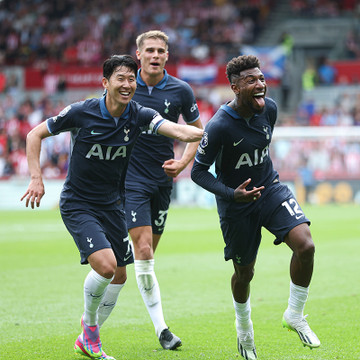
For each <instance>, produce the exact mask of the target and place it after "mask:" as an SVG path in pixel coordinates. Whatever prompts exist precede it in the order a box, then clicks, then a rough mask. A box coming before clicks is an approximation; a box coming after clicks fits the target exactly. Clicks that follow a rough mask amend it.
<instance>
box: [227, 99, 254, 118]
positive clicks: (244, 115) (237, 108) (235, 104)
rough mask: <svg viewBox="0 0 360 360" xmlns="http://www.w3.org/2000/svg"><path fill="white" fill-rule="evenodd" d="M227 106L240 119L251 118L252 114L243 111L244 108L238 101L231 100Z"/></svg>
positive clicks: (245, 110)
mask: <svg viewBox="0 0 360 360" xmlns="http://www.w3.org/2000/svg"><path fill="white" fill-rule="evenodd" d="M228 106H230V107H231V108H232V109H233V110H235V111H236V112H237V113H238V114H239V115H240V116H241V117H242V118H244V119H249V118H251V117H252V116H253V115H254V113H253V112H252V111H251V110H248V109H244V107H241V106H240V105H239V103H238V99H237V98H235V99H233V100H232V101H231V102H230V103H229V104H228Z"/></svg>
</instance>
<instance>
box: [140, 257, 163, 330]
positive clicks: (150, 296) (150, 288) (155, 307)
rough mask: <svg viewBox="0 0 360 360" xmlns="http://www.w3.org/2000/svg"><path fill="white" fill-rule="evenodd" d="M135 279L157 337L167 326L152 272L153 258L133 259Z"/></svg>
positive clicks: (157, 285) (157, 284)
mask: <svg viewBox="0 0 360 360" xmlns="http://www.w3.org/2000/svg"><path fill="white" fill-rule="evenodd" d="M135 275H136V281H137V284H138V287H139V290H140V293H141V296H142V298H143V300H144V303H145V305H146V308H147V310H148V312H149V315H150V317H151V320H152V322H153V324H154V327H155V333H156V335H157V336H158V337H159V336H160V334H161V332H162V331H163V330H164V329H166V328H167V326H166V323H165V320H164V315H163V311H162V306H161V297H160V287H159V283H158V281H157V279H156V276H155V272H154V259H150V260H135Z"/></svg>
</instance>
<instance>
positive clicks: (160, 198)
mask: <svg viewBox="0 0 360 360" xmlns="http://www.w3.org/2000/svg"><path fill="white" fill-rule="evenodd" d="M136 44H137V51H136V55H137V58H138V59H139V60H140V64H141V69H139V71H138V74H137V89H136V92H135V95H134V98H133V99H134V100H135V101H137V102H139V103H140V104H141V105H143V106H148V107H151V108H153V109H155V110H157V111H158V112H159V113H160V114H161V115H162V116H163V117H164V118H166V119H168V120H170V121H172V122H174V123H177V122H178V120H179V116H180V115H182V116H183V118H184V120H185V122H186V123H187V124H189V125H192V127H197V128H200V129H202V124H201V121H200V117H199V111H198V107H197V104H196V101H195V97H194V94H193V91H192V89H191V87H190V86H189V85H188V84H187V83H185V82H184V81H181V80H179V79H177V78H175V77H173V76H171V75H169V74H168V73H167V72H166V70H165V69H164V67H165V64H166V61H167V60H168V56H169V55H168V36H167V35H166V34H165V33H163V32H161V31H157V30H152V31H148V32H146V33H143V34H141V35H139V36H138V37H137V39H136ZM173 143H174V142H173V140H172V139H169V138H166V137H164V136H159V135H158V134H154V133H151V132H149V131H148V132H143V133H142V134H141V135H140V137H139V138H138V140H137V142H136V144H135V146H134V150H133V153H132V156H131V159H130V162H129V168H128V171H127V175H126V201H125V208H126V219H127V225H128V228H129V233H130V236H131V240H132V243H133V248H134V256H135V274H136V280H137V283H138V287H139V290H140V293H141V295H142V297H143V300H144V303H145V305H146V308H147V310H148V312H149V314H150V317H151V320H152V322H153V324H154V328H155V333H156V335H157V337H158V338H159V341H160V344H161V346H162V347H163V348H164V349H170V350H173V349H176V348H177V347H179V346H180V345H181V340H180V338H179V337H178V336H176V335H174V334H173V333H172V332H170V330H169V329H168V327H167V325H166V323H165V320H164V315H163V310H162V304H161V297H160V287H159V283H158V281H157V278H156V275H155V271H154V252H155V250H156V247H157V245H158V243H159V240H160V237H161V234H162V233H163V231H164V228H165V221H166V217H167V213H168V209H169V204H170V194H171V189H172V178H174V177H176V176H177V175H178V174H179V173H180V172H181V171H182V170H183V169H184V168H185V167H186V166H187V165H188V164H189V162H190V161H191V160H192V159H193V158H194V156H195V153H196V148H197V146H198V143H191V144H187V147H186V148H185V151H184V153H183V155H182V157H181V159H180V160H175V159H173V157H174V151H173ZM149 289H150V290H149ZM116 298H117V294H116V292H112V293H110V292H109V293H107V294H106V295H105V297H104V302H107V303H109V304H115V303H116ZM112 307H113V306H112ZM110 311H111V308H110V307H109V306H107V307H101V308H100V318H99V321H100V322H101V323H103V322H104V321H105V320H106V318H107V316H109V313H110Z"/></svg>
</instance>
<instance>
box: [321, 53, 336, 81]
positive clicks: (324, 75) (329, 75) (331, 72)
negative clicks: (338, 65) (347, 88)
mask: <svg viewBox="0 0 360 360" xmlns="http://www.w3.org/2000/svg"><path fill="white" fill-rule="evenodd" d="M317 73H318V79H319V84H321V85H333V84H334V83H335V80H336V74H337V71H336V69H335V67H334V66H333V65H331V63H330V61H329V59H328V58H327V57H325V56H323V57H321V58H320V64H319V66H318V69H317Z"/></svg>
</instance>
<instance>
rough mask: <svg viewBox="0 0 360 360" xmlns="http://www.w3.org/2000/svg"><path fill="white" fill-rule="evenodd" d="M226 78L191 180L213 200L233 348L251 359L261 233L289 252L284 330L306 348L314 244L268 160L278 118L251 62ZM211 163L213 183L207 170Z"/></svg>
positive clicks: (240, 63) (310, 337) (312, 343)
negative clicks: (228, 273)
mask: <svg viewBox="0 0 360 360" xmlns="http://www.w3.org/2000/svg"><path fill="white" fill-rule="evenodd" d="M226 74H227V77H228V80H229V82H230V86H231V89H232V91H233V92H234V94H235V97H234V99H233V100H232V101H230V102H228V103H227V104H225V105H222V106H221V107H220V109H219V110H218V111H217V112H216V114H215V115H214V116H213V118H212V119H211V120H210V121H209V123H208V124H207V126H206V127H205V131H204V135H203V138H202V140H201V142H200V146H199V148H198V151H197V154H196V156H195V162H194V165H193V168H192V171H191V177H192V179H193V181H194V182H195V183H197V184H198V185H200V186H202V187H203V188H204V189H206V190H208V191H210V192H212V193H214V194H215V195H216V201H217V208H218V213H219V218H220V225H221V230H222V234H223V238H224V241H225V249H224V255H225V260H232V262H233V265H234V274H233V275H232V278H231V288H232V294H233V304H234V308H235V317H236V331H237V343H238V350H239V352H240V354H241V356H242V357H243V358H245V359H257V355H256V348H255V343H254V331H253V324H252V321H251V316H250V313H251V307H250V282H251V280H252V278H253V275H254V266H255V262H256V255H257V251H258V248H259V245H260V241H261V228H262V227H265V228H266V229H267V230H269V231H270V232H271V233H272V234H274V235H275V236H276V241H275V243H281V242H284V243H285V244H286V245H288V246H289V248H290V249H291V251H292V258H291V262H290V278H291V281H290V297H289V300H288V307H287V309H286V310H285V312H284V315H283V319H282V324H283V326H284V327H287V328H288V329H290V330H293V331H296V332H297V333H298V335H299V337H300V340H301V341H302V343H303V344H304V345H306V346H309V347H310V348H315V347H318V346H320V341H319V339H318V338H317V336H316V335H315V333H314V332H313V331H312V330H311V329H310V327H309V325H308V323H307V321H306V320H305V317H304V315H303V310H304V307H305V303H306V300H307V297H308V292H309V284H310V280H311V277H312V272H313V263H314V251H315V246H314V243H313V240H312V238H311V234H310V230H309V225H310V221H309V220H308V219H307V217H306V216H305V214H304V213H303V211H302V209H301V208H300V206H299V204H298V202H297V201H296V199H295V197H294V195H293V194H292V192H291V191H290V189H289V188H288V187H287V186H286V185H284V184H282V183H281V182H280V181H279V174H278V173H277V172H276V171H275V170H274V168H273V164H272V161H271V158H270V154H269V146H270V142H271V138H272V133H273V130H274V125H275V122H276V118H277V106H276V104H275V102H274V101H273V100H272V99H270V98H267V97H265V95H266V82H265V77H264V75H263V73H262V72H261V70H260V62H259V60H258V58H257V57H255V56H252V55H249V56H246V55H243V56H239V57H236V58H233V59H232V60H231V61H229V63H228V64H227V67H226ZM214 162H215V167H216V177H214V176H213V175H212V174H211V173H210V172H209V167H210V166H211V165H212V164H213V163H214Z"/></svg>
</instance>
